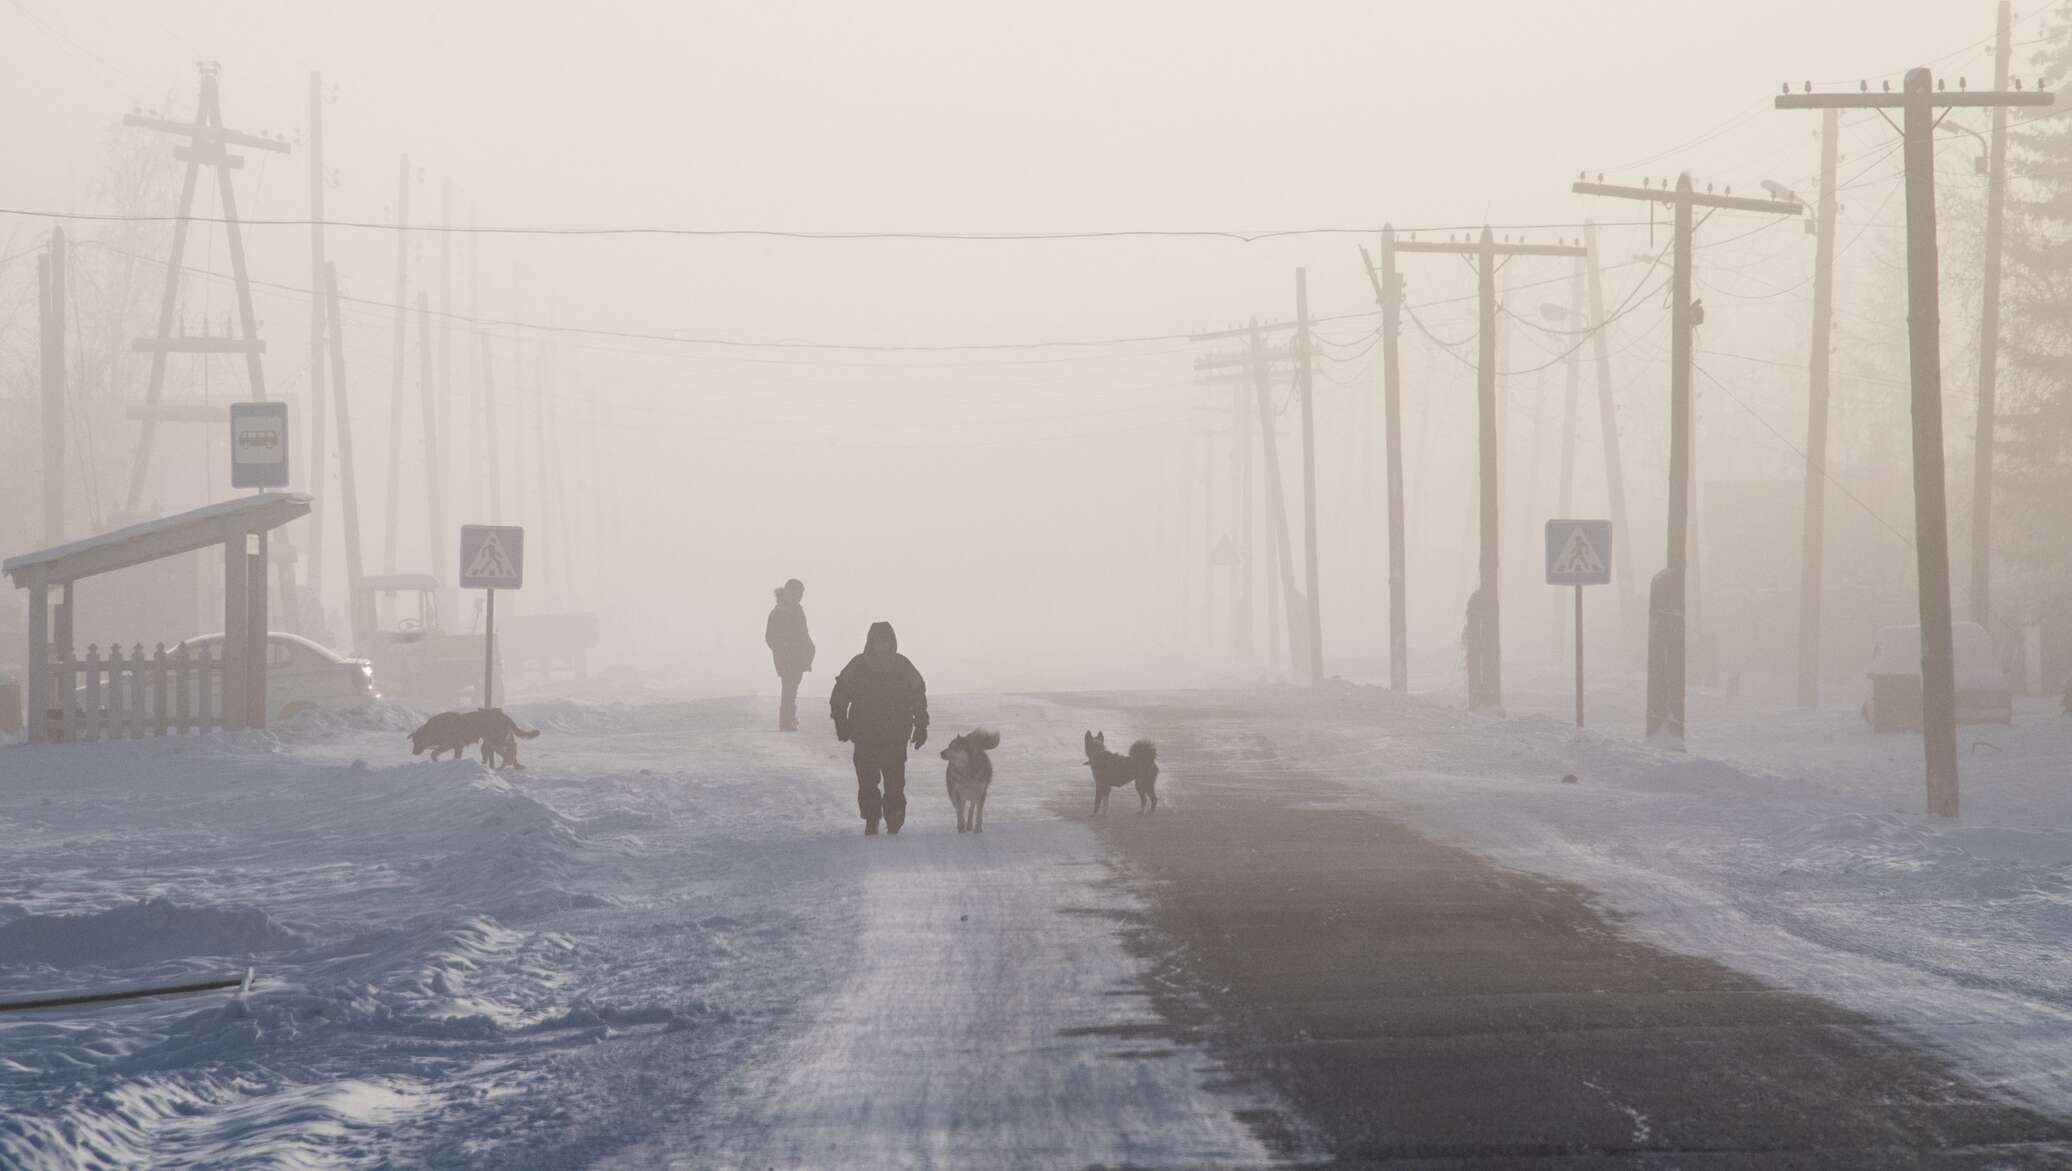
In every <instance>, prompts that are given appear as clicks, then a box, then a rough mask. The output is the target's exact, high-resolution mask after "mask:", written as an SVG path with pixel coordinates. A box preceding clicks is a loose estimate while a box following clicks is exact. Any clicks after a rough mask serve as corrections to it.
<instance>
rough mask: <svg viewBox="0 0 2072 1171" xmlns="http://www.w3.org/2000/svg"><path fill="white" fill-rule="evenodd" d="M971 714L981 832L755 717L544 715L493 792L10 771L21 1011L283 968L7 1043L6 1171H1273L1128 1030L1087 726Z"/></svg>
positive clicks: (300, 758)
mask: <svg viewBox="0 0 2072 1171" xmlns="http://www.w3.org/2000/svg"><path fill="white" fill-rule="evenodd" d="M960 706H962V705H961V704H960V702H959V701H958V700H957V699H956V698H955V697H945V698H943V699H941V700H940V701H939V705H938V709H939V710H938V715H937V720H938V725H937V726H938V728H941V729H952V728H955V727H956V726H957V725H958V721H959V719H960V718H961V717H962V715H963V713H962V712H960V711H959V708H960ZM979 706H981V707H983V709H984V712H985V714H986V716H987V718H988V719H989V720H990V721H993V722H1005V723H1007V724H1008V726H1010V727H1011V728H1012V729H1013V732H1012V733H1011V735H1010V737H1009V742H1008V743H1007V744H1006V745H1004V746H1003V747H1002V749H1001V750H1000V751H999V752H998V753H996V756H995V759H996V761H997V762H998V765H999V770H1000V780H999V781H998V782H996V786H995V791H994V795H993V798H992V800H991V801H990V802H989V806H988V819H987V821H988V832H987V833H986V834H984V835H981V836H963V837H960V836H958V835H957V834H955V833H954V821H953V818H952V815H951V813H950V806H949V803H948V800H947V799H946V798H945V797H944V796H943V794H942V787H941V786H942V782H941V779H940V776H941V774H940V762H938V761H936V760H935V759H934V754H933V752H932V751H931V752H926V753H923V754H919V755H918V756H917V758H916V760H915V761H914V766H913V770H912V771H913V780H912V782H911V784H910V790H909V793H910V802H911V808H912V814H911V820H910V822H909V827H908V829H907V831H906V833H904V834H902V835H901V836H899V837H897V838H890V837H886V838H877V839H866V838H864V837H862V836H861V834H860V833H859V832H858V829H859V826H858V822H857V820H856V816H855V808H854V781H853V776H852V774H851V773H850V771H849V769H848V766H847V763H846V761H845V760H844V759H843V754H842V750H841V748H842V746H839V745H837V744H835V743H834V742H833V741H832V737H831V736H827V735H825V731H826V729H825V728H824V727H820V728H815V726H814V722H812V721H809V723H808V728H809V735H807V736H791V737H787V736H780V735H778V734H776V733H773V732H769V731H767V730H765V729H766V720H767V716H768V713H767V712H766V711H764V710H763V709H764V707H765V705H764V704H762V703H759V702H749V701H718V702H711V703H701V704H690V705H653V706H646V707H638V708H617V707H609V708H597V707H579V706H572V705H548V706H545V707H537V708H532V709H520V712H519V714H520V716H521V718H522V719H524V720H526V721H528V722H532V723H538V724H541V725H542V726H544V727H545V728H546V732H547V734H546V735H545V736H544V737H543V738H542V739H540V740H537V741H533V742H531V743H529V744H527V745H526V747H525V751H526V756H527V760H528V763H529V764H530V765H531V766H532V767H531V768H530V769H529V770H527V771H525V772H522V773H507V774H503V775H500V776H499V775H494V774H489V773H487V772H485V771H484V770H482V769H480V768H479V767H478V766H476V765H475V764H473V763H471V762H447V763H444V764H438V765H432V764H428V763H425V762H423V761H411V760H409V758H408V757H407V756H406V755H404V753H405V750H404V749H403V747H402V746H401V740H402V737H401V735H400V734H399V732H398V731H397V730H396V728H395V727H389V726H375V727H364V726H340V725H336V724H310V725H303V726H295V727H289V728H286V729H283V730H282V731H281V733H280V735H279V738H278V739H275V738H272V737H260V736H239V737H219V738H213V739H206V740H194V741H188V742H185V743H143V744H106V745H89V746H78V747H75V748H71V749H40V748H21V749H13V750H9V751H7V752H5V753H0V832H5V833H6V834H7V835H8V840H9V842H10V851H9V866H8V867H7V869H6V871H5V873H4V874H0V996H8V995H15V994H20V993H26V992H29V991H38V990H45V989H49V988H66V987H92V986H103V985H107V984H110V983H123V982H129V981H133V980H164V979H176V978H185V977H187V976H189V975H192V974H196V973H213V972H215V971H220V970H223V969H224V968H226V967H228V966H230V965H234V964H239V963H244V962H254V963H256V964H257V966H258V968H259V970H260V972H261V980H260V983H259V985H258V987H257V989H256V990H255V992H254V993H253V995H252V996H251V997H250V998H249V1000H247V1001H228V1002H226V1001H225V1000H224V999H223V998H221V997H205V998H201V999H198V1000H192V999H188V1000H169V1001H157V1002H142V1003H138V1004H135V1005H130V1006H124V1007H121V1008H119V1009H117V1010H114V1011H108V1012H104V1013H100V1014H97V1015H94V1016H90V1017H84V1018H81V1017H75V1016H70V1015H67V1014H64V1013H62V1012H57V1011H51V1012H35V1013H25V1014H14V1015H13V1016H12V1018H11V1019H10V1018H0V1107H4V1109H0V1165H5V1166H9V1167H13V1166H17V1165H19V1166H24V1167H38V1168H40V1167H46V1166H47V1167H125V1166H136V1165H141V1164H147V1163H148V1164H151V1165H155V1166H165V1167H215V1166H254V1167H309V1166H337V1167H376V1166H389V1165H397V1164H414V1163H423V1164H428V1165H439V1166H498V1167H526V1166H530V1167H562V1166H586V1165H593V1164H597V1163H600V1162H602V1161H606V1160H615V1161H616V1162H617V1163H618V1165H623V1166H647V1165H654V1164H656V1163H667V1162H676V1163H679V1164H680V1165H685V1166H701V1167H702V1166H715V1165H719V1166H727V1165H742V1166H750V1165H752V1166H815V1165H827V1161H828V1153H827V1152H828V1151H829V1150H832V1149H843V1150H846V1151H847V1152H848V1154H847V1155H845V1156H844V1157H843V1158H842V1159H841V1160H840V1162H841V1163H842V1165H844V1166H856V1167H870V1166H884V1167H905V1166H931V1165H938V1166H956V1165H971V1164H972V1162H973V1161H974V1159H977V1158H979V1157H980V1153H981V1152H988V1153H989V1154H987V1155H986V1157H985V1161H987V1162H989V1163H990V1164H992V1165H1003V1166H1004V1165H1019V1166H1061V1165H1063V1166H1089V1165H1118V1164H1125V1163H1126V1164H1130V1165H1138V1166H1203V1165H1214V1164H1219V1163H1221V1164H1235V1165H1256V1164H1258V1163H1259V1162H1261V1161H1262V1160H1263V1159H1264V1157H1265V1156H1264V1155H1263V1153H1262V1151H1261V1149H1260V1148H1259V1147H1258V1146H1257V1144H1256V1143H1255V1142H1254V1141H1253V1140H1252V1138H1251V1136H1250V1134H1249V1132H1248V1131H1247V1129H1246V1127H1245V1126H1244V1125H1243V1124H1242V1123H1241V1122H1240V1121H1238V1118H1239V1116H1240V1115H1241V1113H1242V1112H1243V1111H1244V1110H1246V1109H1247V1108H1248V1107H1251V1106H1253V1105H1254V1104H1255V1103H1254V1102H1253V1101H1252V1100H1251V1099H1249V1098H1247V1097H1245V1096H1244V1095H1241V1094H1238V1093H1236V1092H1220V1091H1210V1090H1207V1089H1205V1088H1204V1083H1205V1082H1207V1081H1209V1080H1211V1079H1212V1078H1214V1077H1215V1076H1216V1071H1215V1070H1214V1069H1213V1067H1212V1066H1211V1064H1210V1063H1209V1062H1208V1061H1207V1060H1206V1059H1205V1058H1204V1057H1202V1055H1201V1053H1200V1051H1199V1050H1198V1049H1196V1048H1192V1047H1189V1046H1186V1045H1179V1044H1174V1043H1172V1042H1171V1041H1169V1040H1153V1041H1149V1042H1147V1041H1145V1040H1144V1039H1143V1037H1141V1036H1140V1035H1139V1034H1141V1033H1147V1032H1150V1033H1155V1032H1157V1031H1158V1021H1157V1018H1156V1017H1155V1016H1154V1015H1153V1014H1152V1013H1151V1011H1150V1008H1149V1004H1148V1001H1147V999H1146V996H1145V994H1144V992H1143V988H1142V983H1143V980H1144V979H1145V978H1146V974H1147V968H1146V965H1145V964H1144V963H1142V962H1141V961H1140V960H1138V959H1136V958H1135V957H1133V956H1132V955H1131V954H1130V952H1129V950H1128V948H1127V944H1126V939H1125V934H1126V930H1127V928H1128V927H1129V924H1130V923H1131V922H1132V921H1133V919H1132V917H1133V916H1137V915H1140V913H1141V903H1140V902H1139V901H1138V900H1137V899H1136V897H1135V896H1134V895H1133V894H1132V893H1131V892H1129V891H1127V890H1125V889H1122V888H1119V887H1118V886H1116V885H1115V883H1114V882H1113V881H1112V876H1111V874H1110V872H1109V870H1108V868H1107V867H1106V866H1105V865H1104V863H1103V852H1102V850H1101V848H1100V846H1099V843H1098V842H1097V841H1096V840H1095V839H1094V837H1093V836H1092V835H1091V834H1090V833H1089V832H1088V831H1087V829H1086V828H1085V827H1084V825H1082V824H1077V823H1071V822H1065V821H1061V820H1060V819H1059V818H1058V816H1057V815H1056V813H1054V812H1053V811H1051V810H1050V809H1048V808H1046V804H1045V803H1046V802H1047V801H1048V800H1049V799H1051V798H1052V797H1054V796H1056V795H1058V793H1059V791H1060V786H1064V787H1065V788H1067V789H1069V791H1070V792H1072V793H1073V794H1074V795H1077V793H1078V789H1079V788H1080V787H1081V786H1082V785H1083V784H1084V780H1083V778H1082V777H1080V776H1078V775H1076V774H1078V773H1083V771H1084V770H1083V769H1076V768H1075V767H1074V765H1075V761H1074V759H1073V755H1072V754H1073V753H1074V752H1075V751H1076V749H1077V740H1078V735H1079V728H1077V727H1076V726H1075V727H1072V728H1070V729H1067V728H1065V727H1064V726H1062V725H1058V726H1055V727H1053V726H1052V724H1053V720H1052V718H1051V716H1050V715H1049V714H1048V710H1049V709H1048V708H1047V707H1046V706H1045V705H1042V704H1038V703H1031V702H1028V701H1009V700H997V699H989V700H986V701H984V703H983V704H982V705H979ZM388 722H390V723H407V718H406V717H404V716H403V715H402V714H401V713H397V714H395V715H393V716H390V717H388ZM820 723H823V724H824V720H823V721H820ZM813 732H818V733H820V734H819V735H812V734H810V733H813ZM946 735H947V733H945V738H946ZM147 898H148V899H153V900H156V901H154V902H150V903H141V904H140V903H139V902H137V900H139V899H147ZM10 942H13V943H15V944H17V945H18V946H14V947H12V948H10V947H9V943H10ZM211 957H216V958H211ZM248 957H249V958H248ZM1003 1160H1004V1161H1003Z"/></svg>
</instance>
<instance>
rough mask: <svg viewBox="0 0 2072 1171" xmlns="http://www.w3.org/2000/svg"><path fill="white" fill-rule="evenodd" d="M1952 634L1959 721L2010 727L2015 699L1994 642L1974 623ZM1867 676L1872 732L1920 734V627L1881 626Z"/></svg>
mask: <svg viewBox="0 0 2072 1171" xmlns="http://www.w3.org/2000/svg"><path fill="white" fill-rule="evenodd" d="M1950 634H1951V637H1952V641H1953V643H1954V645H1955V649H1956V655H1957V722H1958V723H1960V724H2011V723H2013V722H2014V694H2013V691H2012V690H2011V689H2010V688H2009V687H2008V683H2007V672H2006V671H2004V670H2002V669H2001V666H2000V656H1999V655H1998V654H1997V653H1995V652H1994V649H1993V637H1992V636H1991V635H1989V634H1987V633H1986V628H1985V627H1983V626H1980V625H1979V624H1978V623H1976V622H1956V623H1952V624H1951V627H1950ZM1864 674H1865V676H1866V677H1868V679H1869V680H1870V697H1869V698H1868V699H1866V700H1864V703H1863V718H1864V719H1865V720H1868V721H1869V722H1870V725H1871V730H1872V731H1873V732H1918V731H1920V729H1921V628H1920V627H1919V626H1883V627H1880V628H1879V629H1878V636H1877V641H1876V643H1875V645H1874V646H1873V647H1872V651H1871V663H1870V666H1869V667H1868V668H1866V669H1865V671H1864Z"/></svg>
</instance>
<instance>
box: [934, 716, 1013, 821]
mask: <svg viewBox="0 0 2072 1171" xmlns="http://www.w3.org/2000/svg"><path fill="white" fill-rule="evenodd" d="M998 747H1000V733H998V732H992V731H988V730H986V729H984V728H975V729H973V730H971V731H969V732H966V733H964V734H963V735H962V736H959V737H957V738H956V739H955V740H952V741H950V746H949V747H948V748H945V749H943V750H942V758H943V759H944V760H947V761H949V762H950V765H949V767H948V768H947V769H945V770H943V773H944V779H945V780H946V781H948V783H949V789H950V804H951V805H953V806H955V807H956V809H957V832H958V833H960V834H961V833H974V834H982V833H984V832H986V790H987V788H989V787H991V785H992V784H993V760H992V758H991V757H989V756H987V755H986V753H988V752H991V751H992V750H993V749H995V748H998Z"/></svg>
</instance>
